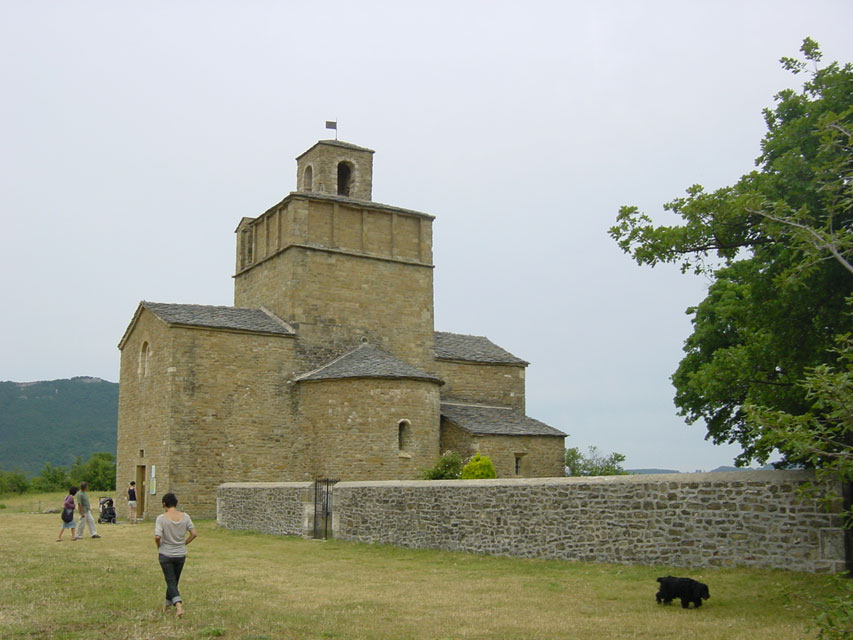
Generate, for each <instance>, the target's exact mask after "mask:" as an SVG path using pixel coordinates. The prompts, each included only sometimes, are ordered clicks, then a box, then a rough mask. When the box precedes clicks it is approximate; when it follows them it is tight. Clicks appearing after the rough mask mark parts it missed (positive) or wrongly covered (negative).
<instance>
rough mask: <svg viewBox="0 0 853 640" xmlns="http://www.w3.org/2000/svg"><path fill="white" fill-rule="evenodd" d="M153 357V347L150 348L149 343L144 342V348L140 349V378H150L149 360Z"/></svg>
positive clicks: (138, 373)
mask: <svg viewBox="0 0 853 640" xmlns="http://www.w3.org/2000/svg"><path fill="white" fill-rule="evenodd" d="M150 356H151V347H149V346H148V342H147V341H146V342H143V343H142V347H140V349H139V368H138V369H137V372H136V373H137V375H138V376H139V377H140V378H147V377H148V358H149V357H150Z"/></svg>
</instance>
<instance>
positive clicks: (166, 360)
mask: <svg viewBox="0 0 853 640" xmlns="http://www.w3.org/2000/svg"><path fill="white" fill-rule="evenodd" d="M171 344H172V343H171V336H170V334H169V330H168V328H167V326H166V324H165V323H163V322H161V321H160V320H158V319H157V318H156V317H155V316H154V315H153V314H152V313H150V312H148V311H143V312H142V314H141V316H140V318H139V322H138V324H137V326H136V330H135V331H134V332H133V334H132V335H131V336H130V338H129V339H128V341H127V343H126V344H125V345H124V348H123V349H122V352H121V373H120V376H121V378H120V379H121V385H120V386H119V399H118V430H117V434H116V436H117V438H116V478H117V481H116V488H117V498H118V499H117V500H116V502H115V506H116V509H117V511H118V513H119V515H120V516H122V517H125V516H126V515H127V501H126V500H125V498H126V496H127V493H126V491H125V489H126V487H127V484H128V483H129V482H130V481H131V480H134V481H136V482H137V494H138V501H139V503H140V504H139V515H140V516H141V515H142V514H143V513H144V512H146V511H147V512H149V513H152V514H157V513H160V509H161V507H160V501H159V499H158V498H157V497H156V496H149V494H148V487H149V482H150V474H151V465H152V464H153V465H155V468H156V476H157V480H158V482H159V481H160V478H162V479H163V481H164V482H168V467H167V465H165V464H164V463H165V461H166V460H167V451H168V441H169V438H170V434H169V424H170V416H169V403H168V397H169V389H170V380H169V375H168V369H169V367H170V366H171ZM143 345H146V351H147V362H146V363H144V366H143V362H142V360H143V352H142V349H143ZM142 468H144V469H145V476H144V477H137V473H138V470H140V469H142ZM149 498H153V502H152V503H150V504H149V502H148V500H149Z"/></svg>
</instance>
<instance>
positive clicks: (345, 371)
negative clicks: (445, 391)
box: [296, 344, 443, 384]
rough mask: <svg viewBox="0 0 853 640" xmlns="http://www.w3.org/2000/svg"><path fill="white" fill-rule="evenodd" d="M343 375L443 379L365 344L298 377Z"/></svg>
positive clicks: (297, 379)
mask: <svg viewBox="0 0 853 640" xmlns="http://www.w3.org/2000/svg"><path fill="white" fill-rule="evenodd" d="M341 378H394V379H403V378H408V379H414V380H428V381H431V382H437V383H439V384H443V383H442V381H441V379H440V378H437V377H436V376H433V375H430V374H428V373H424V372H423V371H421V370H420V369H416V368H415V367H413V366H411V365H408V364H406V363H405V362H403V361H402V360H398V359H397V358H395V357H394V356H392V355H390V354H388V353H386V352H384V351H382V349H379V348H377V347H374V346H373V345H370V344H362V345H360V346H358V347H357V348H355V349H353V350H352V351H349V352H347V353H345V354H344V355H342V356H340V357H338V358H336V359H334V360H332V361H331V362H330V363H328V364H326V365H323V366H322V367H320V368H319V369H315V370H314V371H309V372H308V373H306V374H303V375H301V376H298V377H297V378H296V381H297V382H304V381H312V380H338V379H341Z"/></svg>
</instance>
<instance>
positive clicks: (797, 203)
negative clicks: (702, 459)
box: [610, 38, 853, 464]
mask: <svg viewBox="0 0 853 640" xmlns="http://www.w3.org/2000/svg"><path fill="white" fill-rule="evenodd" d="M801 52H802V53H803V55H804V58H805V60H804V61H801V60H796V59H793V58H782V61H781V62H782V65H783V67H784V68H786V69H788V70H789V71H791V72H792V73H794V74H798V73H801V72H804V71H806V69H807V68H808V67H809V64H810V63H811V65H812V70H811V76H810V78H809V79H808V80H807V81H806V82H805V83H804V84H803V87H802V89H801V90H800V91H794V90H791V89H786V90H784V91H781V92H780V93H778V94H777V95H776V96H775V99H776V106H775V109H773V110H770V109H765V112H764V119H765V122H766V125H767V133H766V134H765V136H764V139H763V140H762V145H761V155H760V156H759V157H758V159H757V160H756V165H757V169H756V170H754V171H752V172H750V173H748V174H746V175H744V176H742V177H741V178H740V180H739V181H738V182H737V183H736V184H735V185H733V186H730V187H724V188H722V189H718V190H716V191H714V192H711V193H708V192H706V191H705V190H704V189H703V188H702V187H701V186H699V185H694V186H692V187H690V188H689V189H687V195H686V196H685V197H681V198H676V199H675V200H673V201H672V202H670V203H668V204H666V205H665V206H664V209H665V210H667V211H670V212H672V213H674V214H676V215H677V216H679V217H680V218H681V219H682V220H683V224H680V225H673V226H655V225H654V224H653V222H652V220H651V218H649V217H648V216H647V215H645V214H643V213H641V212H640V211H639V210H638V209H637V208H636V207H622V209H621V210H620V212H619V215H618V217H617V223H616V225H615V226H613V227H612V228H611V229H610V235H611V236H612V237H613V238H614V239H615V240H616V241H617V243H618V244H619V246H620V247H621V248H622V249H623V251H625V252H626V253H628V254H630V255H631V256H632V257H633V258H634V259H635V260H636V261H637V263H638V264H640V265H649V266H655V265H656V264H659V263H674V264H678V265H680V267H681V270H682V272H687V271H693V272H695V273H702V274H705V275H707V276H708V277H710V278H711V280H712V284H711V285H710V286H709V288H708V294H707V296H706V297H705V299H704V300H703V301H702V302H701V303H699V304H698V305H697V306H695V307H692V308H690V309H688V313H689V314H690V315H691V316H692V323H693V333H692V334H691V335H690V337H689V338H688V339H687V340H686V342H685V346H684V351H685V356H684V358H683V359H682V361H681V363H680V364H679V366H678V369H677V370H676V372H675V373H674V374H673V376H672V381H673V384H674V386H675V389H676V395H675V404H676V406H677V407H678V410H679V414H680V415H682V416H684V417H685V419H686V421H687V422H688V424H693V423H695V422H696V421H698V420H704V421H705V424H706V427H707V430H708V435H707V438H709V439H711V440H712V441H713V442H714V443H717V444H720V443H737V444H739V445H740V446H741V448H742V450H743V451H742V453H741V455H740V456H738V460H737V461H738V463H739V464H748V463H749V462H751V461H752V460H757V461H758V462H760V463H763V462H766V460H767V459H768V457H769V456H770V455H771V454H772V453H773V451H774V447H775V448H778V450H779V451H780V452H781V453H782V454H783V457H784V459H785V461H787V462H793V463H804V464H813V463H814V462H815V459H814V458H813V457H812V458H810V457H809V456H807V455H804V452H803V451H802V450H801V449H799V448H798V447H796V446H794V445H793V443H789V442H786V441H785V440H784V439H774V438H765V437H762V433H761V431H760V430H756V429H755V428H754V423H752V422H750V419H749V416H748V412H747V410H746V407H747V406H754V407H764V408H766V409H767V410H770V411H778V412H784V413H786V414H790V415H800V416H801V415H805V414H807V413H809V412H810V411H811V412H814V411H816V410H817V409H815V407H814V406H813V405H812V404H811V402H810V400H809V397H808V393H809V391H808V388H807V387H806V386H804V385H803V384H802V381H803V380H804V376H805V375H806V374H807V372H809V371H817V370H818V369H817V368H819V367H822V366H825V367H833V366H838V364H839V354H838V353H837V352H836V351H835V350H834V347H835V342H836V340H837V339H838V336H841V335H843V334H845V333H846V332H847V331H848V330H849V328H850V326H851V316H850V312H851V310H853V277H851V276H853V269H851V255H853V138H851V135H850V132H851V131H853V66H851V64H850V63H847V64H845V65H844V66H840V65H839V64H838V63H835V62H834V63H832V64H830V65H828V66H825V67H822V68H821V67H819V62H820V59H821V53H820V49H819V47H818V45H817V43H815V42H814V41H813V40H811V39H810V38H806V39H805V40H804V41H803V46H802V47H801ZM820 411H825V409H820V410H819V412H820ZM847 444H848V445H849V444H850V443H847Z"/></svg>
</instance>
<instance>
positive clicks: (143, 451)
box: [139, 449, 145, 458]
mask: <svg viewBox="0 0 853 640" xmlns="http://www.w3.org/2000/svg"><path fill="white" fill-rule="evenodd" d="M139 457H140V458H144V457H145V449H140V450H139Z"/></svg>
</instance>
